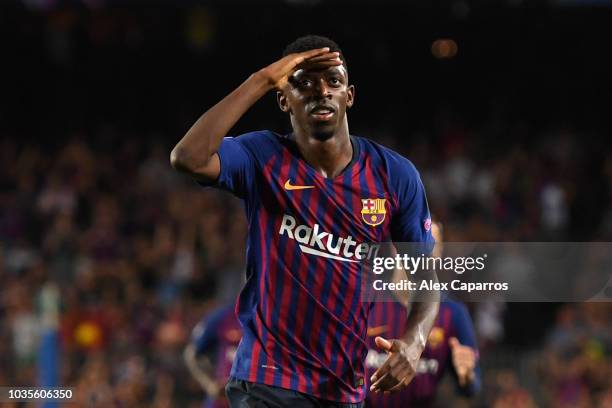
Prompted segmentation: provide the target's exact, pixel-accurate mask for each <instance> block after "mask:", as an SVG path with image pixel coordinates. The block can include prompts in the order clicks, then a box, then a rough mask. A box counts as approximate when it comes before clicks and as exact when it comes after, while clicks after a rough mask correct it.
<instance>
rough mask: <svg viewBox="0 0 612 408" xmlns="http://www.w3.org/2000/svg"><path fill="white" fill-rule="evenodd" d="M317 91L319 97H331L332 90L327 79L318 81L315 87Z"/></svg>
mask: <svg viewBox="0 0 612 408" xmlns="http://www.w3.org/2000/svg"><path fill="white" fill-rule="evenodd" d="M315 91H316V93H317V95H318V96H323V97H326V98H329V97H331V92H330V88H329V86H328V85H327V82H326V81H325V79H321V80H319V81H317V83H316V86H315Z"/></svg>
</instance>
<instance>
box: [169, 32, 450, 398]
mask: <svg viewBox="0 0 612 408" xmlns="http://www.w3.org/2000/svg"><path fill="white" fill-rule="evenodd" d="M284 55H285V56H284V57H283V58H281V59H280V60H278V61H277V62H275V63H273V64H271V65H269V66H267V67H266V68H263V69H261V70H259V71H257V72H256V73H254V74H253V75H251V76H250V77H249V78H248V79H247V80H246V81H245V82H244V83H243V84H242V85H240V86H239V87H238V88H237V89H235V90H234V91H233V92H232V93H230V94H229V95H228V96H226V97H225V98H224V99H223V100H221V101H220V102H219V103H217V104H216V105H215V106H213V107H212V108H210V109H209V110H208V111H207V112H206V113H204V115H202V116H201V117H200V118H199V119H198V120H197V122H196V123H195V124H194V125H193V126H192V127H191V129H189V131H188V132H187V134H186V135H185V136H184V137H183V139H182V140H181V141H180V142H179V143H178V144H177V145H176V147H175V148H174V150H173V151H172V154H171V163H172V165H173V167H174V168H175V169H177V170H179V171H182V172H185V173H187V174H190V175H192V176H193V177H195V178H196V179H197V180H198V181H199V182H200V183H201V184H203V185H215V186H217V187H219V188H222V189H226V190H229V191H231V192H232V193H234V194H235V195H236V196H238V197H240V198H242V199H243V200H244V202H245V207H246V214H247V218H248V224H249V232H248V249H247V282H246V284H245V286H244V288H243V290H242V293H241V295H240V297H239V301H238V305H237V314H238V318H239V320H240V323H241V325H242V328H243V339H242V342H241V343H240V346H239V347H238V351H237V354H236V359H235V360H234V365H233V367H232V373H231V379H230V381H229V383H228V385H227V386H226V392H227V395H228V398H229V400H230V404H231V405H232V406H234V407H250V406H266V407H286V406H293V407H314V406H330V407H331V406H336V407H353V406H355V407H357V406H361V405H362V401H363V399H364V398H365V391H366V390H365V380H364V375H365V370H364V359H365V356H366V354H367V345H366V342H365V339H366V331H367V316H368V311H369V306H370V304H369V303H368V302H365V301H363V300H362V296H361V295H362V293H361V290H362V288H361V282H362V275H361V274H362V272H363V269H364V268H363V266H364V265H363V264H362V261H363V260H364V259H365V258H368V257H371V256H373V254H374V253H376V250H377V246H378V245H379V244H377V243H380V242H385V241H387V242H388V241H391V240H395V241H410V242H432V241H433V238H432V237H431V233H430V231H429V229H430V219H429V210H428V207H427V200H426V198H425V191H424V188H423V185H422V183H421V181H420V178H419V175H418V172H417V171H416V169H415V168H414V166H413V165H412V164H411V163H410V162H409V161H408V160H406V159H405V158H403V157H401V156H400V155H398V154H397V153H395V152H393V151H390V150H389V149H386V148H384V147H382V146H379V145H377V144H375V143H373V142H371V141H369V140H367V139H363V138H360V137H355V136H350V135H349V129H348V122H347V115H346V111H347V109H349V108H350V107H351V106H352V105H353V103H354V100H355V87H354V86H353V85H349V82H348V71H347V64H346V60H345V59H344V56H343V55H342V52H341V51H340V49H339V47H338V45H337V44H336V43H334V42H333V41H331V40H329V39H327V38H324V37H319V36H307V37H303V38H300V39H298V40H296V41H295V42H294V43H292V44H290V45H289V46H288V47H287V49H286V50H285V53H284ZM272 90H276V91H277V100H278V105H279V107H280V109H281V110H282V111H283V112H285V113H287V114H288V115H289V118H290V121H291V126H292V128H293V133H291V134H289V135H285V136H281V135H278V134H275V133H273V132H270V131H259V132H253V133H248V134H246V135H243V136H240V137H236V138H229V137H227V138H224V136H225V135H226V134H227V132H228V131H229V130H230V129H231V128H232V126H234V124H235V123H236V122H237V121H238V120H239V119H240V117H241V116H242V115H243V114H244V113H245V112H246V111H247V110H248V109H249V108H250V107H251V106H252V105H253V104H254V103H255V102H257V100H259V99H260V98H261V97H262V96H263V95H265V94H266V93H267V92H269V91H272ZM437 311H438V302H437V300H433V301H431V302H422V303H420V304H417V305H415V306H414V307H413V309H412V312H411V314H410V316H409V318H408V322H407V326H406V331H405V333H404V334H403V335H402V336H401V337H400V338H398V339H389V340H387V339H383V338H381V339H380V340H379V344H378V346H379V347H380V348H382V349H383V350H384V351H385V352H388V355H389V357H388V359H387V361H386V362H385V364H383V366H382V367H381V368H380V369H379V370H378V371H377V372H376V373H375V374H374V376H373V380H372V390H376V391H395V390H397V389H400V388H402V387H403V386H405V385H406V384H408V382H410V380H411V379H412V377H413V376H414V373H415V370H416V366H417V363H418V360H419V356H420V355H421V352H422V351H423V349H424V347H425V341H426V339H427V336H428V335H429V331H430V330H431V327H432V325H433V323H434V320H435V317H436V314H437Z"/></svg>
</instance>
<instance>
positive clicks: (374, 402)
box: [366, 223, 481, 408]
mask: <svg viewBox="0 0 612 408" xmlns="http://www.w3.org/2000/svg"><path fill="white" fill-rule="evenodd" d="M432 233H433V236H434V238H435V239H436V246H435V249H434V251H433V255H434V256H441V254H442V238H443V237H442V225H441V224H439V223H433V224H432ZM405 321H406V307H405V306H404V305H402V304H401V303H400V302H375V303H374V305H373V307H372V309H371V311H370V317H369V320H368V344H369V348H370V349H369V351H368V357H367V359H366V367H367V368H368V371H369V373H370V374H371V373H373V372H374V371H375V370H376V369H378V367H379V366H380V365H381V364H382V363H383V362H384V361H385V359H386V355H385V354H384V353H380V352H379V351H377V347H376V344H375V339H376V337H378V336H381V335H382V336H385V337H391V338H393V337H395V336H397V335H398V334H400V333H402V332H403V330H404V328H403V327H402V324H403V322H405ZM447 369H449V370H450V371H451V372H452V373H453V377H454V379H455V380H456V385H457V390H458V393H459V394H460V395H464V396H467V397H472V396H474V395H475V394H476V393H478V392H479V391H480V388H481V378H480V368H479V366H478V347H477V343H476V335H475V334H474V328H473V325H472V321H471V319H470V315H469V313H468V310H467V308H466V307H465V305H464V304H463V303H461V302H458V301H454V300H451V299H449V298H448V297H447V296H445V295H442V298H441V302H440V311H439V313H438V317H437V319H436V322H435V324H434V327H433V328H432V329H431V333H430V334H429V338H428V340H427V346H426V347H425V350H424V351H423V354H422V355H421V359H420V360H419V364H418V366H417V374H416V376H415V377H414V379H413V380H412V382H411V383H410V384H409V385H408V387H406V388H405V389H403V390H402V391H400V392H398V393H394V394H388V393H373V392H370V393H369V394H368V396H367V398H366V406H367V407H374V408H400V407H407V406H409V407H427V406H433V405H434V403H435V397H436V391H437V389H438V385H439V384H440V383H441V381H442V379H443V377H444V374H445V373H446V372H447Z"/></svg>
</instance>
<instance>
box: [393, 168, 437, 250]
mask: <svg viewBox="0 0 612 408" xmlns="http://www.w3.org/2000/svg"><path fill="white" fill-rule="evenodd" d="M390 172H391V175H392V177H393V179H394V180H395V182H394V183H393V184H394V188H395V190H396V191H395V194H396V197H397V211H396V213H395V215H394V217H393V222H392V225H391V235H392V238H393V241H395V242H418V243H424V244H425V246H424V248H423V249H424V250H425V251H426V252H428V253H431V250H432V249H433V244H434V242H435V241H434V238H433V236H432V234H431V215H430V213H429V207H428V205H427V197H426V195H425V187H424V186H423V182H422V181H421V177H420V176H419V173H418V171H417V170H416V168H415V167H414V165H413V164H412V163H410V161H408V160H407V159H404V158H399V159H398V158H395V159H394V163H393V166H392V167H391V168H390Z"/></svg>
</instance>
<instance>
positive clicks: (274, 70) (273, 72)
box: [256, 47, 342, 90]
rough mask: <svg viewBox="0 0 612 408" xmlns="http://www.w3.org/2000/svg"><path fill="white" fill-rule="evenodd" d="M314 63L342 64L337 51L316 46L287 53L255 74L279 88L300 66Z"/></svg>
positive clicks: (328, 65)
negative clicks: (312, 48)
mask: <svg viewBox="0 0 612 408" xmlns="http://www.w3.org/2000/svg"><path fill="white" fill-rule="evenodd" d="M306 65H315V66H317V67H321V68H326V67H335V66H338V65H342V60H340V53H339V52H329V48H328V47H325V48H318V49H314V50H309V51H304V52H300V53H294V54H289V55H287V56H285V57H283V58H281V59H280V60H278V61H276V62H275V63H273V64H270V65H268V66H267V67H265V68H263V69H261V70H259V71H258V72H257V74H256V75H259V76H260V77H261V78H263V79H265V80H266V82H267V83H268V84H269V85H270V87H271V88H272V89H276V90H281V89H283V88H284V87H285V85H286V84H287V82H288V80H289V77H290V76H291V75H293V73H294V72H295V71H297V70H298V69H299V68H300V67H303V66H306Z"/></svg>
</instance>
